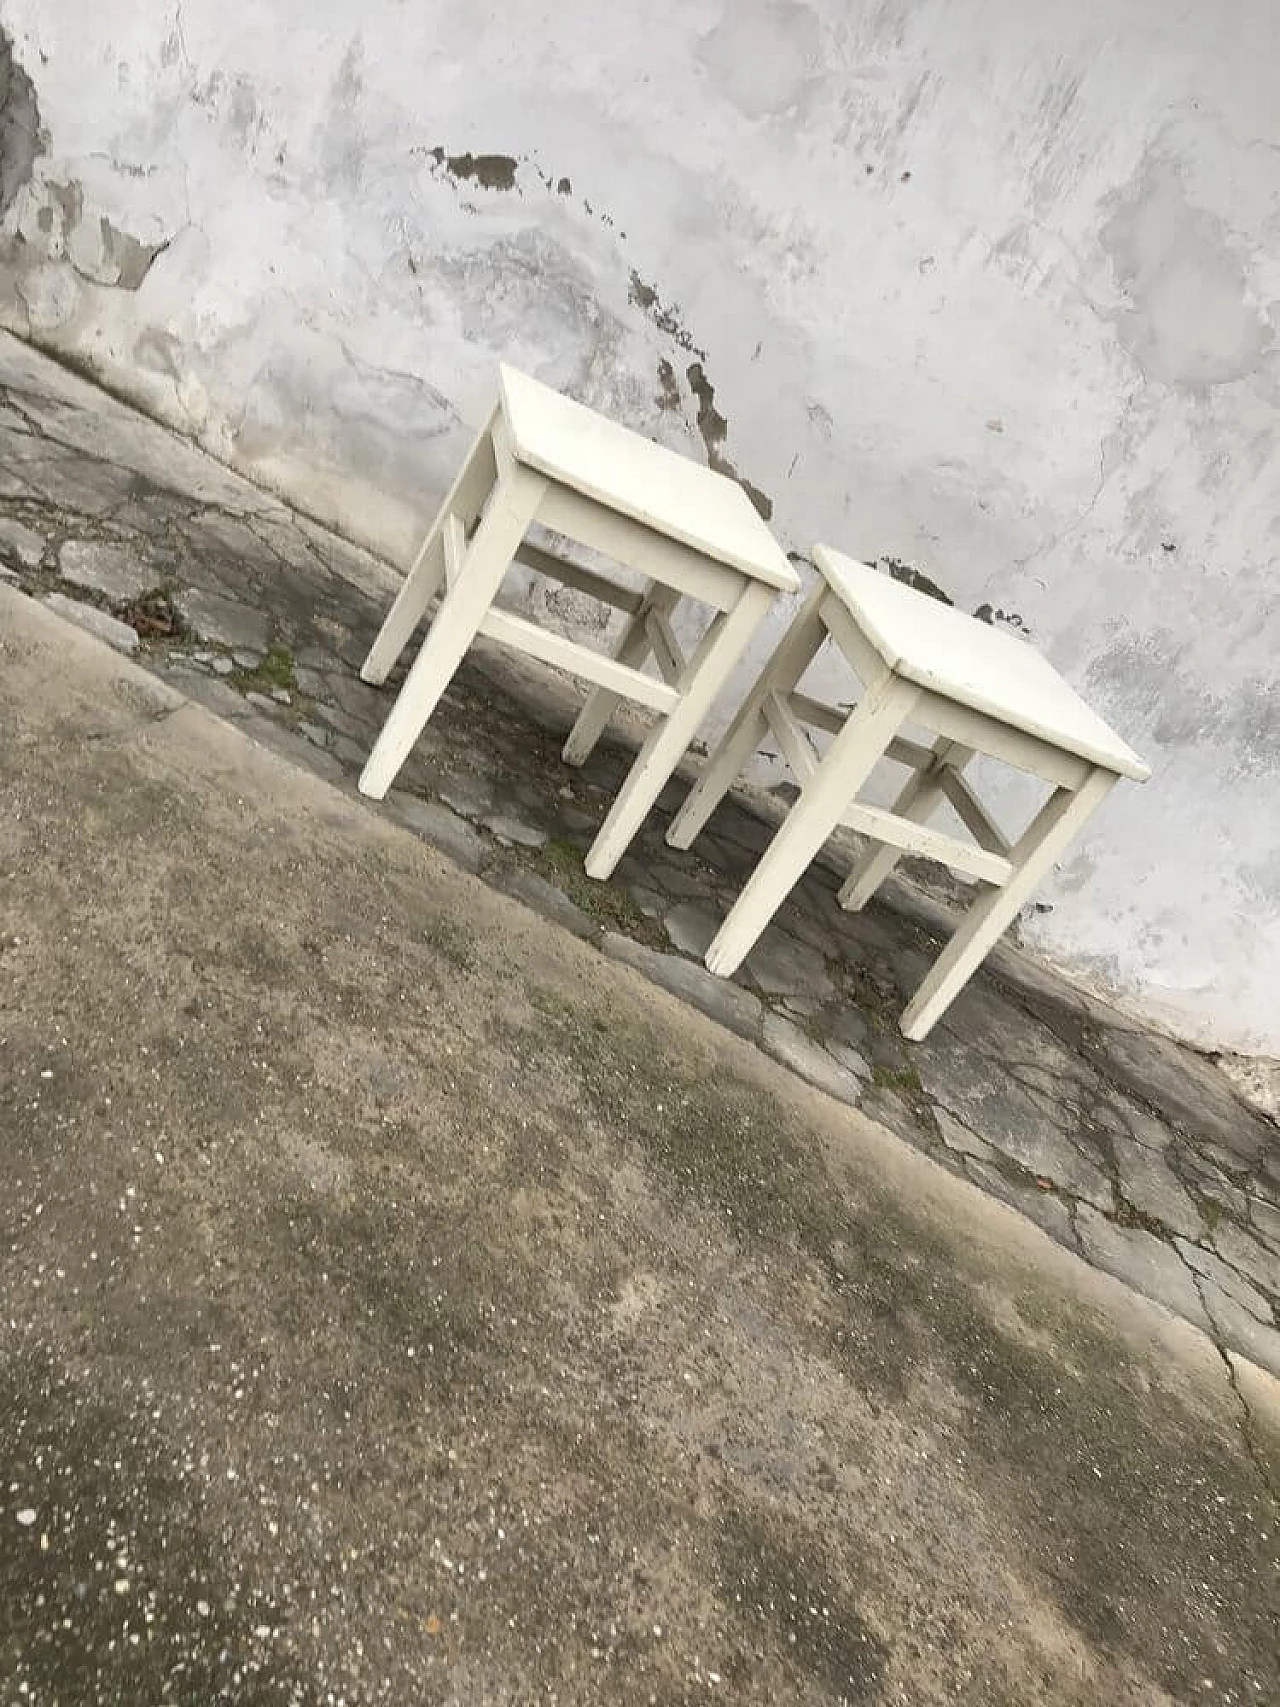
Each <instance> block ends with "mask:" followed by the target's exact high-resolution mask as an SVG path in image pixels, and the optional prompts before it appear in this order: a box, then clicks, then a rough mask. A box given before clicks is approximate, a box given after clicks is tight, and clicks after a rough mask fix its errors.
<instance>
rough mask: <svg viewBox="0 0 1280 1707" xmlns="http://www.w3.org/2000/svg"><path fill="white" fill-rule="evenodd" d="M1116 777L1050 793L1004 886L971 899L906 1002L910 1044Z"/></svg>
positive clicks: (1107, 774)
mask: <svg viewBox="0 0 1280 1707" xmlns="http://www.w3.org/2000/svg"><path fill="white" fill-rule="evenodd" d="M1116 780H1117V779H1116V777H1115V775H1114V774H1113V772H1111V771H1107V770H1102V769H1095V770H1092V771H1091V772H1090V773H1089V775H1088V776H1087V777H1086V778H1085V780H1084V782H1083V783H1082V784H1081V785H1080V787H1079V788H1078V789H1070V788H1059V789H1056V790H1055V791H1054V793H1053V794H1052V795H1050V797H1049V799H1048V801H1047V802H1046V803H1045V805H1044V806H1042V807H1041V809H1040V811H1039V812H1038V813H1037V814H1036V816H1035V817H1034V818H1033V819H1032V821H1031V823H1030V824H1029V825H1028V826H1027V828H1026V830H1024V831H1023V833H1022V835H1021V836H1020V837H1019V839H1018V841H1017V843H1016V844H1015V846H1014V848H1013V851H1012V852H1011V853H1010V855H1009V858H1010V861H1011V863H1012V865H1013V874H1012V876H1011V877H1010V878H1009V881H1008V882H1007V883H1006V884H1004V885H1003V887H1002V888H999V889H989V890H987V892H986V893H985V894H984V895H982V896H980V897H979V898H978V900H976V901H975V902H974V903H973V905H972V906H971V907H970V908H969V911H968V912H967V913H966V914H965V916H964V918H963V919H962V920H961V922H960V924H959V926H958V927H957V929H956V931H955V934H954V935H953V936H952V938H951V941H950V942H949V943H948V944H947V946H946V947H945V948H944V949H943V951H942V953H941V954H940V955H939V956H938V958H937V960H936V961H935V962H934V964H933V965H932V967H930V969H929V974H928V976H927V977H926V978H925V980H924V982H923V983H922V984H921V986H920V988H919V989H918V990H917V991H916V993H915V995H914V996H913V997H912V998H911V1001H910V1002H909V1004H908V1005H907V1008H906V1011H905V1012H904V1014H903V1016H902V1019H901V1021H900V1022H899V1023H900V1025H901V1027H902V1031H903V1034H904V1035H905V1036H907V1037H909V1038H910V1039H911V1041H912V1042H913V1043H919V1042H921V1041H922V1040H923V1039H924V1038H925V1037H927V1036H928V1035H929V1032H930V1031H931V1030H932V1029H933V1027H934V1025H936V1023H937V1022H938V1020H939V1019H940V1018H941V1017H942V1015H943V1014H944V1013H945V1012H946V1010H947V1008H948V1007H949V1006H950V1005H951V1003H952V1002H953V1001H954V1000H955V998H956V997H957V996H958V995H959V994H960V991H961V990H962V989H963V988H964V986H965V984H966V983H967V982H968V980H969V979H970V977H971V976H972V975H973V973H974V972H975V971H976V970H977V969H978V967H979V966H980V965H981V964H982V961H983V959H984V958H985V956H986V955H987V953H988V952H989V951H990V949H991V948H992V946H993V944H994V943H995V941H996V939H997V937H999V936H1000V934H1001V932H1002V931H1003V930H1004V929H1005V927H1006V925H1008V924H1010V923H1011V922H1012V920H1013V916H1014V914H1015V913H1016V912H1017V911H1018V909H1019V907H1021V906H1022V905H1023V904H1024V903H1025V902H1026V901H1027V900H1028V899H1029V897H1030V895H1031V893H1032V891H1033V890H1034V889H1035V887H1036V885H1037V884H1038V883H1039V882H1040V880H1041V878H1042V877H1044V875H1045V873H1046V872H1047V871H1048V870H1049V868H1050V866H1051V865H1052V864H1053V862H1054V861H1055V860H1056V859H1059V858H1060V857H1061V856H1062V854H1064V853H1065V852H1066V850H1067V848H1068V847H1069V846H1070V844H1071V843H1072V842H1073V841H1074V840H1075V839H1076V837H1077V836H1078V835H1079V834H1080V832H1081V830H1082V829H1083V828H1084V826H1085V823H1086V822H1087V821H1088V819H1090V818H1091V817H1092V816H1093V814H1094V812H1095V811H1096V810H1097V809H1098V807H1099V806H1101V804H1102V802H1103V801H1104V800H1105V799H1106V797H1107V795H1108V793H1109V792H1110V790H1111V787H1112V785H1113V784H1114V783H1115V782H1116Z"/></svg>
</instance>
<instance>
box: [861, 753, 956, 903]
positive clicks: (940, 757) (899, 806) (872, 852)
mask: <svg viewBox="0 0 1280 1707" xmlns="http://www.w3.org/2000/svg"><path fill="white" fill-rule="evenodd" d="M956 746H957V743H956V742H954V741H950V740H947V739H945V738H944V739H942V740H940V741H938V742H937V743H936V745H935V746H934V749H933V753H934V758H933V763H932V764H931V765H928V766H927V767H926V768H925V769H923V770H918V771H916V773H915V774H914V776H911V777H908V779H907V781H906V783H905V784H904V785H903V789H902V792H901V793H900V794H899V795H898V798H897V799H896V800H895V801H894V803H893V805H892V806H891V807H890V808H889V810H890V811H891V812H892V813H893V816H894V817H895V818H907V819H909V820H910V821H911V822H912V823H913V824H924V823H927V822H928V819H929V815H930V813H931V812H932V811H933V809H934V807H935V806H936V805H937V804H938V802H939V801H940V800H941V799H942V784H941V783H940V782H939V781H938V773H939V771H940V770H941V769H942V767H943V765H944V764H946V763H947V762H948V755H949V754H950V753H951V752H952V750H953V749H954V748H956ZM966 758H967V754H966ZM950 762H951V763H952V764H953V767H954V768H955V769H957V770H962V769H963V768H964V766H963V764H960V763H957V762H956V761H955V760H954V759H953V760H951V761H950ZM901 858H902V849H901V848H895V847H894V846H893V844H892V842H880V843H877V844H873V845H872V846H871V847H869V848H868V849H867V851H866V852H865V853H864V854H863V856H862V858H861V859H860V860H859V861H858V863H857V864H856V865H855V866H854V868H853V870H852V871H851V872H850V873H849V875H848V877H847V878H846V879H845V881H844V887H843V888H842V889H841V891H840V897H839V899H840V905H841V906H842V907H843V908H844V909H845V911H846V912H848V913H856V912H857V911H858V910H859V908H861V907H865V906H866V904H867V902H868V901H869V900H870V899H871V897H872V896H873V895H874V894H875V892H876V890H877V889H878V888H879V887H880V885H881V884H882V883H883V882H884V880H885V878H886V877H888V875H889V873H890V872H891V871H892V870H893V868H894V866H895V865H897V863H898V861H899V860H900V859H901Z"/></svg>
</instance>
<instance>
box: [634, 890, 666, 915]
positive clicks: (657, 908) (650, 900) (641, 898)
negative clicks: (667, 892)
mask: <svg viewBox="0 0 1280 1707" xmlns="http://www.w3.org/2000/svg"><path fill="white" fill-rule="evenodd" d="M627 893H628V894H629V895H630V896H631V899H632V900H633V901H634V902H635V904H636V906H637V907H638V908H639V909H640V911H641V912H642V913H643V914H644V916H645V918H646V919H656V918H660V917H661V915H662V913H663V912H664V911H665V909H666V905H667V903H666V900H665V898H664V897H663V896H661V895H659V893H658V891H657V890H656V889H650V888H649V887H648V885H647V884H644V883H632V884H629V885H628V887H627Z"/></svg>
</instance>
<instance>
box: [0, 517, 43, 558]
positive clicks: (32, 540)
mask: <svg viewBox="0 0 1280 1707" xmlns="http://www.w3.org/2000/svg"><path fill="white" fill-rule="evenodd" d="M0 552H4V553H5V554H6V555H7V556H9V557H12V558H14V559H15V560H16V561H17V562H19V563H21V564H22V566H23V568H24V569H35V568H36V567H37V566H38V565H39V563H40V560H41V558H42V557H43V556H44V553H45V540H44V535H43V534H39V533H37V532H36V531H35V529H34V528H29V527H27V526H26V525H25V523H23V522H20V521H19V520H18V519H17V517H16V516H0Z"/></svg>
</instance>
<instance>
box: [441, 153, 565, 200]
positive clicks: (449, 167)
mask: <svg viewBox="0 0 1280 1707" xmlns="http://www.w3.org/2000/svg"><path fill="white" fill-rule="evenodd" d="M431 158H432V159H433V160H434V161H435V163H436V165H437V166H441V167H443V168H444V170H445V171H446V172H447V173H448V174H449V176H450V177H451V178H457V179H458V180H459V181H460V182H461V181H464V180H465V181H469V182H470V183H473V184H479V186H480V188H481V189H482V190H513V189H514V188H515V185H516V167H517V166H518V165H519V162H518V161H517V160H516V159H515V158H514V156H512V155H510V154H448V153H446V152H445V150H444V149H443V148H440V147H436V148H433V149H432V150H431ZM565 181H566V182H567V181H568V180H567V179H566V180H565Z"/></svg>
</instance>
